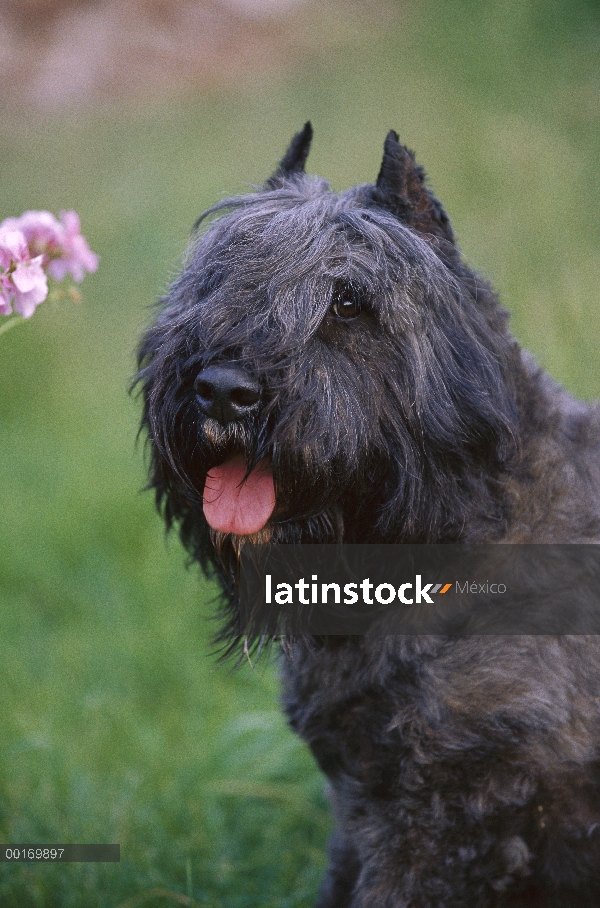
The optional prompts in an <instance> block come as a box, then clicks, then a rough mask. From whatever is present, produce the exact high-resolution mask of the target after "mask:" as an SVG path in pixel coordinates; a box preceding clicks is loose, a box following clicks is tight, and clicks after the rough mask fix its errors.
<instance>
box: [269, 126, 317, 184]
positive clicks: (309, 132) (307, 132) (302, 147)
mask: <svg viewBox="0 0 600 908" xmlns="http://www.w3.org/2000/svg"><path fill="white" fill-rule="evenodd" d="M312 137H313V128H312V125H311V123H310V120H309V121H308V122H306V123H305V124H304V127H303V129H301V130H300V132H297V133H296V135H295V136H294V138H293V139H292V141H291V142H290V147H289V148H288V150H287V151H286V153H285V155H284V156H283V158H282V159H281V162H280V164H279V167H278V168H277V170H276V171H275V173H274V174H273V176H272V177H269V179H268V180H267V181H266V183H265V189H278V188H279V187H280V186H281V184H282V182H283V181H284V180H285V179H287V178H289V177H291V176H293V175H294V174H296V173H304V165H305V164H306V159H307V157H308V152H309V151H310V143H311V141H312Z"/></svg>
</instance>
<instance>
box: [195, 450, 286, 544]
mask: <svg viewBox="0 0 600 908" xmlns="http://www.w3.org/2000/svg"><path fill="white" fill-rule="evenodd" d="M202 503H203V510H204V517H205V518H206V522H207V523H208V525H209V526H210V527H211V528H212V529H213V530H217V531H219V532H221V533H229V534H232V535H234V536H251V535H252V534H254V533H258V532H259V531H260V530H262V529H263V528H264V527H265V525H266V524H267V523H268V521H269V519H270V517H271V515H272V513H273V511H274V510H275V484H274V482H273V470H272V468H271V464H270V462H269V461H268V460H261V461H260V462H259V463H258V464H257V465H256V466H255V467H254V469H252V470H251V471H250V472H249V473H248V467H247V465H246V461H245V459H244V457H243V456H242V455H241V454H234V455H233V456H232V457H229V458H228V459H227V460H225V461H224V463H221V464H219V465H218V466H215V467H212V468H211V469H210V470H209V472H208V474H207V476H206V482H205V485H204V492H203V496H202Z"/></svg>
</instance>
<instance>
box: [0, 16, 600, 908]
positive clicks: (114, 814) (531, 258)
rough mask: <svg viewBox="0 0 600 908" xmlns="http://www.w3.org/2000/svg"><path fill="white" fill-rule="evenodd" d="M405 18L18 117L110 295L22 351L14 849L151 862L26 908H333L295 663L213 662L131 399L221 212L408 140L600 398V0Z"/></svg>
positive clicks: (466, 245)
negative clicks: (204, 216)
mask: <svg viewBox="0 0 600 908" xmlns="http://www.w3.org/2000/svg"><path fill="white" fill-rule="evenodd" d="M398 11H399V18H398V21H397V22H396V23H395V24H392V25H389V24H388V25H387V26H386V27H385V29H383V30H382V29H371V28H370V27H369V25H368V23H367V24H365V26H364V27H363V29H362V31H360V30H359V32H352V33H351V34H350V35H349V37H348V38H347V39H346V43H345V44H342V45H333V46H332V47H333V49H332V50H331V51H330V52H328V54H327V55H325V54H321V55H319V54H316V55H315V57H314V58H312V59H311V61H310V62H305V63H304V64H302V65H301V66H300V65H299V66H298V67H297V68H296V69H294V70H292V71H290V72H289V73H288V74H287V75H286V76H284V77H283V76H282V77H281V78H278V79H276V78H273V77H271V78H270V79H269V81H268V82H266V83H264V84H263V85H262V86H261V87H260V88H258V87H256V86H254V87H250V88H247V89H243V88H240V89H239V91H238V92H237V93H224V94H220V95H213V96H212V97H210V98H205V97H200V98H195V99H187V100H185V101H180V102H178V103H173V104H171V105H164V106H162V107H160V108H148V107H146V108H139V109H131V108H129V109H124V108H122V109H114V110H105V111H104V112H101V113H96V114H92V113H87V114H86V115H85V116H81V115H79V116H77V117H75V116H74V115H68V116H67V115H66V116H64V117H62V118H57V119H55V120H52V121H45V122H43V123H42V122H37V121H35V120H31V119H26V118H23V120H22V121H20V122H19V121H15V120H14V118H13V120H10V119H8V118H4V119H3V121H2V124H3V125H0V139H1V141H0V167H1V172H2V211H0V217H2V216H5V215H15V214H18V213H20V211H22V210H24V209H26V208H29V207H33V208H49V209H50V210H53V211H58V209H59V208H61V207H74V208H75V209H77V211H78V212H79V213H80V214H81V217H82V223H83V227H84V232H85V233H86V235H87V236H88V238H89V240H90V243H91V245H92V248H93V249H94V250H95V251H97V252H98V253H99V254H100V255H101V257H102V261H101V266H100V269H99V271H98V273H97V274H96V275H94V276H91V277H89V278H88V279H86V282H85V283H84V285H83V292H84V302H83V304H82V305H81V306H77V305H75V304H72V303H67V302H62V303H56V304H54V303H45V304H44V305H43V306H42V307H40V309H39V310H38V312H37V313H36V315H35V317H34V318H33V319H32V321H31V322H30V323H29V324H27V325H22V326H19V327H18V328H16V329H15V330H14V331H12V332H10V333H9V334H7V335H6V336H3V337H1V338H0V388H1V393H0V451H1V453H2V465H3V477H4V481H3V483H2V493H1V496H0V504H1V506H0V543H1V556H0V618H1V622H2V624H1V628H2V633H1V635H0V685H1V687H0V689H1V690H2V696H1V697H0V719H1V728H2V734H1V735H0V758H1V759H0V766H1V767H2V768H1V769H0V839H2V840H3V841H6V842H40V841H46V842H51V841H56V842H61V841H62V842H93V841H98V842H120V844H121V853H122V860H121V863H120V864H118V865H111V864H106V865H102V864H98V865H93V864H89V865H77V864H74V865H63V866H53V867H50V866H41V865H37V864H28V865H23V864H22V865H14V866H8V865H6V864H2V865H0V904H1V905H2V906H3V908H4V906H7V908H12V906H15V908H16V906H18V908H28V906H33V908H42V906H43V908H50V906H52V908H68V906H82V905H85V906H86V908H96V906H99V908H100V906H102V908H109V906H110V908H117V906H119V905H122V904H124V903H125V904H127V900H128V899H131V900H132V901H130V902H129V905H130V906H131V908H133V905H134V904H144V905H157V906H158V905H167V904H177V903H178V902H177V901H176V900H175V896H174V895H171V896H169V895H165V894H163V895H162V896H161V895H158V894H155V895H152V894H151V893H152V892H153V891H155V890H164V891H168V892H171V893H176V894H179V896H181V897H183V896H188V897H189V898H190V899H193V900H195V902H197V903H198V904H201V905H207V906H211V908H212V906H231V908H242V906H246V905H253V906H254V905H256V906H258V905H260V906H271V905H273V906H274V905H278V906H281V905H284V906H290V908H291V906H294V908H295V906H306V905H309V904H310V903H311V901H312V900H313V898H314V895H315V892H316V888H317V886H318V880H319V877H320V875H321V873H322V870H323V867H324V857H323V846H324V842H325V840H326V837H327V834H328V830H329V820H328V818H327V810H326V806H325V801H324V796H323V786H322V780H321V778H320V776H319V774H318V771H317V770H316V768H315V766H314V763H313V761H312V758H311V757H310V755H309V754H308V753H307V751H306V750H305V749H304V747H303V746H302V745H301V744H300V743H299V742H298V741H296V739H295V738H294V737H293V736H292V735H291V733H290V732H289V731H288V730H287V729H286V727H285V723H284V721H283V719H282V718H281V716H280V715H279V712H278V706H277V681H276V671H275V667H274V665H273V664H270V663H269V662H268V660H265V662H264V663H263V664H259V665H258V667H256V668H254V669H251V668H250V666H248V665H245V666H243V667H242V668H241V669H240V670H239V671H238V672H236V673H232V672H231V671H229V670H228V669H227V668H224V667H219V666H218V665H217V664H216V661H215V659H214V657H212V656H211V655H210V652H211V647H210V642H209V641H210V637H211V633H212V630H213V628H214V625H213V624H212V623H211V621H210V615H211V599H212V597H213V596H214V590H213V589H212V588H211V587H210V586H208V585H207V584H206V582H204V581H202V580H201V579H200V578H199V577H198V576H197V574H196V572H195V571H190V572H186V571H185V569H184V567H183V562H184V556H183V553H182V551H181V549H180V546H179V544H178V543H177V541H176V540H175V539H174V538H173V539H172V540H171V541H170V542H169V543H168V544H167V543H165V540H164V536H163V531H162V527H161V526H160V523H159V520H158V518H157V517H156V515H155V514H154V512H153V505H152V501H151V498H150V496H149V495H148V494H140V489H141V488H142V486H143V484H144V469H143V452H142V450H141V448H140V447H138V448H137V449H136V446H135V435H136V430H137V420H138V406H137V404H136V402H135V401H133V400H131V399H130V398H128V396H127V393H126V388H127V386H128V382H129V378H130V376H131V374H132V372H133V369H134V350H135V346H136V340H137V337H138V336H139V333H140V331H141V329H142V326H143V325H144V324H145V323H147V321H148V320H149V318H150V313H149V311H148V306H149V304H150V303H151V302H152V301H153V299H154V298H155V297H156V296H157V295H158V294H159V293H160V292H161V291H162V290H163V289H164V287H165V286H166V283H167V281H168V280H169V277H170V276H172V275H173V274H174V273H175V270H176V268H177V265H178V262H179V260H180V258H181V254H182V252H183V249H184V247H185V243H186V241H187V236H188V231H189V228H190V225H191V224H192V222H193V220H194V219H195V217H196V215H197V214H198V213H199V211H200V210H202V208H203V207H205V206H207V205H208V204H210V203H211V202H212V201H214V200H215V199H217V198H219V197H221V196H222V195H224V194H227V193H231V192H234V191H240V190H243V189H244V187H245V185H246V184H247V183H252V182H254V183H257V182H260V181H261V180H262V179H263V178H264V177H265V176H266V175H267V174H268V173H269V172H270V170H271V169H272V166H273V164H274V163H275V162H276V160H277V159H278V158H279V157H280V156H281V153H282V152H283V150H284V147H285V145H286V143H287V141H288V139H289V137H290V136H291V134H292V133H293V132H294V131H295V130H297V129H298V128H299V127H300V126H301V125H302V123H303V122H304V120H305V119H307V118H308V117H310V118H311V119H312V120H313V123H314V126H315V131H316V137H315V142H314V150H313V153H312V154H311V158H310V168H309V169H312V170H314V171H315V172H318V173H321V174H323V175H325V176H328V177H330V178H331V180H332V183H333V185H334V187H335V188H343V187H345V186H347V185H349V184H351V183H354V182H357V181H362V182H364V181H369V180H372V179H374V177H375V175H376V173H377V169H378V166H379V162H380V157H381V147H382V142H383V137H384V135H385V132H386V131H387V129H389V128H390V127H394V128H396V129H397V130H398V131H399V132H400V134H401V136H402V137H403V139H404V140H405V141H406V142H407V143H408V144H409V145H410V146H411V147H413V148H415V149H416V151H417V153H418V158H419V160H421V161H422V162H423V163H424V164H425V165H426V167H427V170H428V173H429V174H430V178H431V182H432V185H433V186H434V188H435V189H436V191H437V192H438V194H439V195H440V197H441V198H442V199H443V201H444V203H445V205H446V207H447V209H448V211H449V212H450V215H451V217H452V219H453V222H454V225H455V228H456V230H457V233H458V236H459V239H460V241H461V244H462V247H463V249H464V251H465V254H466V256H467V257H468V258H469V260H470V261H471V262H473V263H474V264H475V265H477V267H479V268H480V269H482V270H483V271H484V272H485V273H486V274H488V275H490V276H491V277H492V279H493V281H494V283H495V286H496V287H497V288H498V289H499V290H500V291H501V294H502V298H503V300H504V302H505V304H506V305H507V306H508V307H509V308H510V309H512V310H513V313H514V318H513V325H514V328H515V331H516V333H517V335H518V336H519V338H520V339H521V340H522V341H523V342H524V343H525V344H526V345H527V346H528V347H529V348H530V349H531V350H533V352H534V353H535V354H536V355H537V356H538V358H539V359H540V361H541V362H542V363H543V364H544V365H545V366H546V367H547V368H548V369H549V370H550V372H551V373H552V374H553V375H554V376H555V377H556V378H558V379H559V380H560V381H562V382H563V383H565V384H566V385H567V386H568V387H569V388H570V389H572V390H573V391H574V392H575V393H577V394H579V395H581V396H585V397H588V398H589V397H593V396H596V395H598V394H599V393H600V371H599V368H598V367H599V364H600V353H599V352H598V351H599V348H600V319H598V287H599V285H600V280H599V279H600V260H599V257H598V248H599V244H600V217H599V215H598V211H599V210H600V188H599V187H600V179H599V177H600V169H599V164H598V162H599V160H600V154H599V151H600V128H599V126H598V122H599V119H598V112H599V111H598V107H599V102H598V98H599V97H600V85H599V82H600V77H599V75H598V69H597V55H598V50H599V43H600V40H599V36H600V25H599V17H598V13H597V7H596V6H595V4H593V3H591V2H589V3H585V2H583V0H581V2H578V3H570V4H567V3H562V4H559V3H552V2H542V0H539V2H533V0H529V2H516V0H514V2H513V0H510V2H509V0H506V2H496V3H484V2H481V3H477V2H474V3H466V2H454V3H449V2H448V3H433V2H424V3H422V4H416V3H415V4H413V5H410V4H401V5H399V6H398ZM144 893H146V894H147V898H146V897H144ZM136 897H139V899H140V900H139V901H135V898H136ZM184 903H185V902H182V901H181V899H180V901H179V904H184ZM193 903H194V902H192V901H189V902H188V904H193Z"/></svg>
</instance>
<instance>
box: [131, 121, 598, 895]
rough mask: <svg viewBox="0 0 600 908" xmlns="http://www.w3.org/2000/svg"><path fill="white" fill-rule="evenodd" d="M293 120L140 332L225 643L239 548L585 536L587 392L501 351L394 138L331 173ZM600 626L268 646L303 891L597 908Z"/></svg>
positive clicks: (152, 397)
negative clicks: (294, 769)
mask: <svg viewBox="0 0 600 908" xmlns="http://www.w3.org/2000/svg"><path fill="white" fill-rule="evenodd" d="M311 138H312V128H311V126H310V123H307V124H306V125H305V126H304V128H303V130H301V131H300V132H299V133H298V134H297V135H296V136H295V137H294V138H293V140H292V142H291V145H290V146H289V148H288V150H287V152H286V154H285V156H284V158H283V159H282V161H281V163H280V164H279V166H278V167H277V169H276V170H275V172H274V174H273V175H272V176H271V177H270V178H269V179H268V180H267V181H266V183H265V184H264V186H263V187H262V188H260V189H258V190H257V191H254V192H252V193H250V194H248V195H245V196H242V197H237V198H231V199H226V200H223V201H221V202H219V203H217V204H216V205H214V206H213V207H212V208H210V209H209V211H208V212H206V213H205V214H203V215H201V217H200V218H199V221H198V222H197V225H196V228H197V229H198V231H199V228H200V226H201V225H202V224H204V222H205V220H206V219H212V221H211V223H210V226H209V227H208V229H206V230H205V231H204V232H203V233H201V232H200V231H199V233H198V235H197V237H196V239H195V241H194V243H193V244H192V247H191V250H190V252H189V255H188V258H187V262H186V264H185V267H184V268H183V271H182V273H181V274H180V276H179V277H178V278H177V279H176V280H175V282H174V283H173V285H172V287H171V289H170V291H169V293H168V295H167V296H166V297H165V298H164V299H163V300H162V301H161V303H160V308H159V311H158V314H157V316H156V319H155V322H154V324H153V325H152V327H150V328H149V329H148V330H147V332H146V334H145V336H144V338H143V340H142V343H141V346H140V354H139V363H140V367H139V373H138V381H139V383H140V384H141V388H142V392H143V399H144V412H143V419H142V426H143V428H144V430H145V432H146V433H147V436H148V439H149V449H150V459H151V463H150V486H151V487H152V488H153V489H154V491H155V494H156V500H157V504H158V507H159V509H160V510H161V512H162V514H163V516H164V518H165V520H166V523H167V526H168V527H171V526H173V525H174V524H175V525H177V526H178V527H179V531H180V534H181V538H182V540H183V543H184V544H185V546H186V547H187V549H188V550H189V552H190V553H191V555H192V557H193V559H194V560H195V561H197V562H198V563H199V564H200V565H201V566H202V567H203V568H204V569H205V570H206V571H207V572H208V573H211V574H214V575H216V576H217V578H218V579H219V581H220V584H221V588H222V591H223V603H224V606H223V627H224V631H223V639H225V640H227V641H229V647H230V648H231V649H233V648H235V646H236V645H237V644H238V643H240V640H241V631H240V624H239V620H238V618H237V615H238V609H237V603H238V591H237V580H236V578H237V566H238V563H239V558H240V552H241V551H242V550H243V549H244V547H247V546H250V545H253V544H255V543H264V542H269V543H273V544H285V543H311V544H314V543H323V544H338V543H341V542H343V543H368V544H380V543H394V544H407V543H415V544H429V543H444V544H448V543H460V544H462V543H485V544H487V543H504V544H506V543H515V544H522V543H526V544H530V543H568V544H573V543H594V544H595V543H598V541H599V540H600V412H599V410H598V408H597V407H594V406H589V405H585V404H583V403H580V402H577V401H575V400H573V399H572V398H571V397H570V396H569V395H568V394H567V393H566V392H565V391H564V390H563V389H561V388H560V387H559V386H557V385H556V384H555V383H554V382H553V381H552V380H551V379H550V378H549V377H548V376H547V375H546V374H544V373H543V371H542V370H541V369H539V368H538V367H537V365H536V364H535V362H534V360H533V358H532V357H530V356H529V355H528V354H527V353H526V352H524V351H523V350H521V348H520V347H519V344H518V343H517V341H516V340H515V338H514V337H513V336H512V335H511V334H510V332H509V330H508V327H507V322H508V315H507V313H506V312H505V311H504V310H503V309H502V308H501V306H500V305H499V302H498V299H497V298H496V296H495V294H494V292H493V291H492V289H491V288H490V286H489V285H488V284H487V283H486V281H485V280H484V279H482V277H480V276H479V275H478V274H476V273H475V272H474V271H473V270H472V269H471V268H469V267H468V265H467V264H466V263H465V262H464V261H463V259H462V258H461V254H460V251H459V249H458V247H457V245H456V241H455V237H454V233H453V230H452V227H451V224H450V221H449V219H448V216H447V214H446V212H445V210H444V208H443V207H442V205H441V203H440V202H439V201H438V199H437V198H436V197H435V195H434V194H433V193H432V191H431V190H430V189H429V188H428V186H427V185H426V181H425V175H424V172H423V170H422V168H421V167H420V166H419V165H417V164H416V162H415V158H414V155H413V154H412V153H411V152H410V151H408V150H407V149H406V148H405V147H404V146H403V145H401V143H400V141H399V139H398V136H397V134H396V133H395V132H393V131H391V132H390V133H389V134H388V136H387V138H386V139H385V145H384V153H383V160H382V163H381V168H380V171H379V175H378V177H377V180H376V182H375V183H374V184H365V185H361V186H358V187H354V188H352V189H350V190H348V191H346V192H342V193H340V194H336V193H334V192H332V191H331V189H330V187H329V184H328V183H327V182H326V181H325V180H323V179H320V178H316V177H312V176H308V175H307V174H306V173H305V164H306V160H307V156H308V151H309V147H310V143H311ZM599 641H600V637H594V636H575V635H572V636H533V635H530V636H511V635H504V636H463V637H452V638H449V637H444V636H435V635H434V636H432V635H418V634H415V635H388V636H383V637H382V636H379V637H369V636H348V637H344V636H337V637H334V636H332V637H324V638H321V639H318V640H317V639H313V640H310V639H305V638H303V637H302V636H298V637H290V638H287V639H286V640H284V641H283V645H282V651H283V655H282V677H283V689H284V694H283V702H284V708H285V710H286V713H287V716H288V718H289V721H290V723H291V725H292V727H293V728H294V729H295V730H296V731H297V732H298V733H299V734H300V735H301V736H302V737H303V738H304V739H305V741H307V742H308V744H309V745H310V747H311V749H312V751H313V753H314V755H315V757H316V760H317V761H318V763H319V765H320V767H321V768H322V770H323V772H324V773H325V774H326V776H327V777H328V784H329V790H330V793H331V802H332V809H333V813H334V816H335V821H336V831H335V833H334V835H333V838H332V841H331V843H330V849H329V850H330V866H329V869H328V872H327V874H326V877H325V880H324V881H323V884H322V887H321V891H320V895H319V902H318V904H319V908H375V906H377V908H455V906H456V908H458V906H461V908H464V906H467V905H468V906H472V908H475V906H504V905H506V906H513V908H514V906H523V908H524V906H540V908H541V906H544V908H547V906H554V908H567V906H569V908H574V906H575V905H577V906H581V905H589V906H592V905H598V904H600V642H599ZM241 642H242V643H243V640H241Z"/></svg>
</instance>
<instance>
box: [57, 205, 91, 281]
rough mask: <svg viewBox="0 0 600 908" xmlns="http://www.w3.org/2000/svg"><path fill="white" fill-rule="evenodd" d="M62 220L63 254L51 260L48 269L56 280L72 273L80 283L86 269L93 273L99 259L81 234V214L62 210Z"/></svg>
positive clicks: (60, 279) (74, 278)
mask: <svg viewBox="0 0 600 908" xmlns="http://www.w3.org/2000/svg"><path fill="white" fill-rule="evenodd" d="M60 220H61V222H62V223H61V225H60V226H61V229H62V236H61V244H60V245H61V256H60V258H56V259H53V260H52V261H51V262H50V264H49V265H48V271H49V273H50V275H51V276H52V277H53V278H54V280H56V281H62V279H63V278H64V277H65V276H66V275H67V274H70V275H71V277H72V278H73V280H75V281H77V283H80V281H82V280H83V279H84V277H85V273H86V271H89V272H90V273H91V272H93V271H95V270H96V269H97V267H98V261H99V259H98V256H97V255H96V253H95V252H92V250H91V249H90V247H89V246H88V244H87V240H86V239H85V237H83V236H82V235H81V225H80V222H79V215H78V214H77V213H76V212H75V211H61V212H60Z"/></svg>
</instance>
